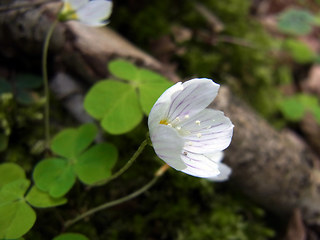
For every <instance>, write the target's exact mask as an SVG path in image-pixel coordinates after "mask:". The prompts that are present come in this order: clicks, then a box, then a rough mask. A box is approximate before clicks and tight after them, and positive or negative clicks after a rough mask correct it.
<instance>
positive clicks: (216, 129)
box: [181, 109, 234, 154]
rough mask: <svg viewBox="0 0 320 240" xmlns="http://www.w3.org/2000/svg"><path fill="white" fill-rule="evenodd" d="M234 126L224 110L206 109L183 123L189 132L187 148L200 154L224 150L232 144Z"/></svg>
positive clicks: (186, 138) (184, 128)
mask: <svg viewBox="0 0 320 240" xmlns="http://www.w3.org/2000/svg"><path fill="white" fill-rule="evenodd" d="M233 127H234V126H233V124H232V123H231V121H230V119H229V118H227V117H225V116H224V113H223V112H221V111H217V110H213V109H204V110H203V111H201V112H200V113H199V114H197V115H196V116H194V117H192V118H190V119H188V121H185V122H184V123H183V124H182V125H181V128H182V129H183V130H184V131H187V132H188V134H187V135H186V136H184V138H185V140H186V146H185V149H186V150H187V151H190V152H193V153H200V154H203V153H210V152H216V151H222V150H224V149H225V148H227V147H228V146H229V145H230V142H231V138H232V134H233Z"/></svg>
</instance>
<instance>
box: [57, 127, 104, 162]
mask: <svg viewBox="0 0 320 240" xmlns="http://www.w3.org/2000/svg"><path fill="white" fill-rule="evenodd" d="M97 131H98V130H97V128H96V127H95V125H94V124H90V123H88V124H83V125H81V126H80V127H79V128H78V129H74V128H69V129H65V130H63V131H61V132H60V133H58V134H57V135H56V136H55V137H54V138H53V139H52V143H51V149H52V151H53V152H54V153H56V154H58V155H60V156H63V157H66V158H68V159H74V158H76V156H77V155H78V154H80V153H81V152H82V151H83V150H85V149H86V148H87V147H88V146H89V145H90V144H91V143H92V141H93V140H94V138H95V137H96V135H97Z"/></svg>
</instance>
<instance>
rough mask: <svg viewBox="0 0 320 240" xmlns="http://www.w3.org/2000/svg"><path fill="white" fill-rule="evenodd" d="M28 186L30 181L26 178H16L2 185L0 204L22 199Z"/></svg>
mask: <svg viewBox="0 0 320 240" xmlns="http://www.w3.org/2000/svg"><path fill="white" fill-rule="evenodd" d="M29 186H30V181H29V180H27V179H17V180H15V181H13V182H10V183H7V184H6V185H4V186H3V187H2V188H1V189H0V206H1V205H4V204H7V203H10V202H11V201H15V200H19V199H23V198H24V197H23V196H24V194H25V192H26V191H27V189H28V187H29Z"/></svg>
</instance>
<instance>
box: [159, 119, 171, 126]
mask: <svg viewBox="0 0 320 240" xmlns="http://www.w3.org/2000/svg"><path fill="white" fill-rule="evenodd" d="M159 123H160V124H163V125H168V124H169V123H168V120H167V119H162V120H161V121H160V122H159Z"/></svg>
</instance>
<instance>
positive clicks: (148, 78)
mask: <svg viewBox="0 0 320 240" xmlns="http://www.w3.org/2000/svg"><path fill="white" fill-rule="evenodd" d="M139 75H140V76H139V77H140V79H141V80H140V81H141V84H139V86H138V87H139V97H140V98H139V100H140V104H141V107H142V110H143V112H144V113H145V114H146V115H147V116H148V115H149V112H150V110H151V108H152V106H153V105H154V104H155V102H156V101H157V99H158V98H159V97H160V96H161V94H162V93H163V92H164V91H165V90H167V89H168V88H169V87H171V86H172V83H171V82H169V81H168V80H167V79H166V78H164V77H163V76H161V75H159V74H157V73H154V72H152V71H149V70H147V69H141V70H140V71H139Z"/></svg>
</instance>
